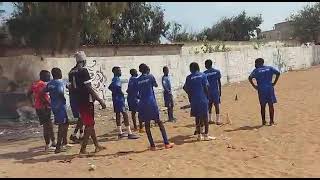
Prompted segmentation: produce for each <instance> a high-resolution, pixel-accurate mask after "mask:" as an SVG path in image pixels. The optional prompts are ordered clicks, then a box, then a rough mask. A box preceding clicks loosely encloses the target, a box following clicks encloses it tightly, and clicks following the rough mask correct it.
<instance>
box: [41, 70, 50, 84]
mask: <svg viewBox="0 0 320 180" xmlns="http://www.w3.org/2000/svg"><path fill="white" fill-rule="evenodd" d="M39 76H40V80H41V81H44V82H49V81H50V76H51V75H50V72H49V71H47V70H42V71H40V74H39Z"/></svg>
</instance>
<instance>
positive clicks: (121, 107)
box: [112, 101, 126, 113]
mask: <svg viewBox="0 0 320 180" xmlns="http://www.w3.org/2000/svg"><path fill="white" fill-rule="evenodd" d="M112 102H113V110H114V112H115V113H119V112H125V111H126V106H125V104H124V102H123V101H112Z"/></svg>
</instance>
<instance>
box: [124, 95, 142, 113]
mask: <svg viewBox="0 0 320 180" xmlns="http://www.w3.org/2000/svg"><path fill="white" fill-rule="evenodd" d="M127 101H128V106H129V111H132V112H138V104H139V100H138V98H130V97H128V98H127Z"/></svg>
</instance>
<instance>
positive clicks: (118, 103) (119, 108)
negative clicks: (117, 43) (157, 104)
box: [108, 67, 139, 139]
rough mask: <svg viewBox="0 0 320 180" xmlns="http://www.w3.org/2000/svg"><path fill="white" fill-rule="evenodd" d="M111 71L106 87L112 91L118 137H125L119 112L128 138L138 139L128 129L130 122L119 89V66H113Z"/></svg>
mask: <svg viewBox="0 0 320 180" xmlns="http://www.w3.org/2000/svg"><path fill="white" fill-rule="evenodd" d="M112 72H113V74H114V77H113V78H112V82H111V84H110V85H109V87H108V89H109V90H110V91H112V102H113V109H114V112H115V113H116V123H117V127H118V131H119V134H118V137H119V139H121V138H123V137H125V134H124V133H123V132H122V128H121V120H120V118H121V117H120V113H121V114H122V116H123V120H124V124H125V126H126V129H127V132H128V139H138V138H139V137H138V136H137V135H135V134H133V133H132V131H131V129H130V124H129V118H128V114H127V112H126V107H125V98H124V94H123V92H122V90H121V86H122V84H121V80H120V76H121V69H120V67H113V68H112Z"/></svg>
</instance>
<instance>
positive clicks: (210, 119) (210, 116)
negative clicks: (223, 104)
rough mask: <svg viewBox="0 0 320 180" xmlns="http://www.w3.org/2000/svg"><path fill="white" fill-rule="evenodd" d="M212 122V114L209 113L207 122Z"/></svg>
mask: <svg viewBox="0 0 320 180" xmlns="http://www.w3.org/2000/svg"><path fill="white" fill-rule="evenodd" d="M211 121H212V114H211V113H210V114H209V122H211Z"/></svg>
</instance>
